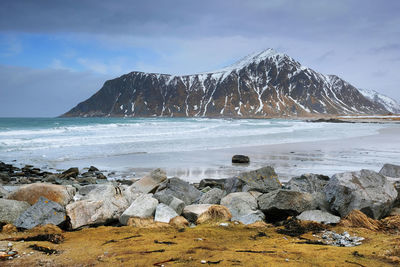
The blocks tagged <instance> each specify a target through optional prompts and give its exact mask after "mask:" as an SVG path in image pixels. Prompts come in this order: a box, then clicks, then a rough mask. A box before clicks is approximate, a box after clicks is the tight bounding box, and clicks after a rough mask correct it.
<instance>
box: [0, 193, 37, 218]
mask: <svg viewBox="0 0 400 267" xmlns="http://www.w3.org/2000/svg"><path fill="white" fill-rule="evenodd" d="M30 206H31V205H29V203H28V202H25V201H18V200H11V199H3V198H0V224H7V223H11V224H13V223H14V222H15V220H17V219H18V217H19V216H20V215H21V214H22V213H23V212H24V211H26V210H27V209H28V208H29V207H30Z"/></svg>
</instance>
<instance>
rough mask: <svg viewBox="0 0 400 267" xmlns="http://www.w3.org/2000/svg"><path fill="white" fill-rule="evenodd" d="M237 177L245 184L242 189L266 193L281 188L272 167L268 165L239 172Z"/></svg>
mask: <svg viewBox="0 0 400 267" xmlns="http://www.w3.org/2000/svg"><path fill="white" fill-rule="evenodd" d="M237 178H238V179H239V180H241V181H242V182H243V183H244V184H245V186H244V188H243V191H258V192H262V193H268V192H271V191H273V190H276V189H280V188H282V185H281V183H280V182H279V180H278V176H277V174H276V173H275V170H274V168H272V167H269V166H268V167H264V168H261V169H258V170H255V171H250V172H244V173H241V174H240V175H239V176H238V177H237Z"/></svg>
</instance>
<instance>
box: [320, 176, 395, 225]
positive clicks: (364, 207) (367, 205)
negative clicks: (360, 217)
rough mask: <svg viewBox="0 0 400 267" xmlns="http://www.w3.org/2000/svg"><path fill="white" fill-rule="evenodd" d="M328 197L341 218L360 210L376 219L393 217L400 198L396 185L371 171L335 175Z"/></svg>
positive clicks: (331, 206) (327, 186)
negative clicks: (395, 204)
mask: <svg viewBox="0 0 400 267" xmlns="http://www.w3.org/2000/svg"><path fill="white" fill-rule="evenodd" d="M325 194H326V199H327V201H328V202H329V204H330V208H331V210H332V211H333V212H337V213H338V214H340V216H341V217H344V216H346V215H347V214H349V213H350V212H351V211H352V210H355V209H357V210H360V211H362V212H363V213H365V214H366V215H367V216H369V217H371V218H373V219H380V218H382V217H384V216H385V215H387V214H389V212H390V210H391V208H392V206H393V203H394V202H395V200H396V198H397V191H396V189H395V188H394V186H393V184H392V183H391V182H389V181H388V180H387V179H386V178H385V176H383V175H381V174H379V173H376V172H374V171H370V170H361V171H358V172H344V173H338V174H335V175H333V176H332V178H331V179H330V180H329V182H328V184H327V185H326V187H325Z"/></svg>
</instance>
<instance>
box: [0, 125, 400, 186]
mask: <svg viewBox="0 0 400 267" xmlns="http://www.w3.org/2000/svg"><path fill="white" fill-rule="evenodd" d="M308 119H309V118H308ZM341 119H346V120H348V121H349V120H350V122H351V121H354V120H355V119H354V118H341ZM365 120H367V121H368V122H370V120H371V119H370V118H366V119H364V120H363V119H357V120H356V121H360V122H366V121H365ZM376 120H377V119H374V122H376ZM379 122H381V123H329V122H319V123H312V122H307V121H306V120H284V119H263V120H260V119H258V120H255V119H235V120H230V119H205V118H202V119H182V118H171V119H169V118H141V119H140V118H139V119H132V118H128V119H124V118H88V119H85V118H69V119H61V118H55V119H13V120H11V119H0V158H1V160H2V161H4V162H7V163H12V164H14V165H19V166H20V167H23V165H24V164H31V165H34V166H36V167H39V168H41V169H48V170H50V171H54V170H65V169H68V168H70V167H78V168H80V169H83V168H87V167H89V166H92V165H94V166H96V167H97V168H99V169H101V170H102V171H103V172H104V173H106V174H107V176H108V177H109V178H110V179H120V178H140V177H141V176H143V175H144V174H145V173H147V172H149V171H151V170H153V169H155V168H163V169H165V170H166V171H167V175H168V176H169V177H172V176H178V177H180V178H182V179H185V180H187V181H189V182H199V181H200V180H201V179H204V178H227V177H231V176H234V175H237V174H238V173H240V172H243V171H248V170H252V169H257V168H260V167H263V166H272V167H274V168H275V169H276V171H277V174H278V175H279V178H280V180H282V181H287V180H288V179H290V178H291V177H294V176H298V175H301V174H303V173H319V174H325V175H332V174H334V173H337V172H343V171H351V170H359V169H362V168H367V169H372V170H375V171H379V169H380V168H381V167H382V165H383V164H384V163H389V162H390V163H394V164H399V163H400V162H399V158H400V157H399V154H400V153H399V151H400V142H399V141H400V134H399V133H400V124H398V123H396V122H394V121H391V120H383V119H380V121H379ZM382 122H384V123H382ZM235 154H244V155H247V156H249V157H250V164H248V165H236V164H232V163H231V158H232V156H233V155H235Z"/></svg>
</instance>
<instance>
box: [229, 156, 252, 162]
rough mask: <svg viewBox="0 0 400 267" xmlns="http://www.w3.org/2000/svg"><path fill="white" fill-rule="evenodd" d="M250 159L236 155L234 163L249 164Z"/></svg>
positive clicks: (233, 159) (233, 158)
mask: <svg viewBox="0 0 400 267" xmlns="http://www.w3.org/2000/svg"><path fill="white" fill-rule="evenodd" d="M249 162H250V158H249V157H248V156H244V155H234V156H233V157H232V163H249Z"/></svg>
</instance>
